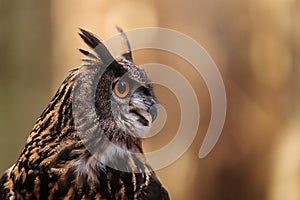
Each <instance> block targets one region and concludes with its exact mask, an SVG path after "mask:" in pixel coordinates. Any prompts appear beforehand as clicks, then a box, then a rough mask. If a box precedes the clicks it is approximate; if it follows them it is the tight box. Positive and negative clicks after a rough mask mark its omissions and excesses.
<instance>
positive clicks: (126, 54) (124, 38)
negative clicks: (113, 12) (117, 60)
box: [116, 26, 132, 62]
mask: <svg viewBox="0 0 300 200" xmlns="http://www.w3.org/2000/svg"><path fill="white" fill-rule="evenodd" d="M116 29H117V30H118V31H119V33H120V34H121V37H122V41H123V48H124V50H125V52H124V53H123V54H122V56H123V57H124V58H126V59H127V60H129V61H131V62H132V52H131V46H130V43H129V40H128V38H127V35H126V34H125V33H124V31H123V29H122V28H120V27H118V26H116Z"/></svg>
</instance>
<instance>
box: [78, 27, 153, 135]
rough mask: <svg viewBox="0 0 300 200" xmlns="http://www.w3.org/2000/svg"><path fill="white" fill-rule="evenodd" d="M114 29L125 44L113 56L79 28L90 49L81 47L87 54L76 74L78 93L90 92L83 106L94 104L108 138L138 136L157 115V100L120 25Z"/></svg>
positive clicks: (98, 41) (143, 132) (89, 34)
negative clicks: (115, 56)
mask: <svg viewBox="0 0 300 200" xmlns="http://www.w3.org/2000/svg"><path fill="white" fill-rule="evenodd" d="M117 29H118V31H119V32H120V34H121V38H122V41H123V43H124V44H125V52H124V53H123V54H122V55H121V56H120V57H119V58H116V59H115V58H113V56H112V55H111V53H110V52H109V51H108V49H107V48H106V47H105V45H104V44H103V43H102V42H101V41H100V40H99V39H97V37H96V36H94V35H93V34H92V33H90V32H88V31H85V30H83V29H80V31H81V33H80V36H81V38H82V39H83V40H84V42H85V43H86V44H88V46H89V47H91V48H92V52H89V51H86V50H83V49H80V51H81V52H82V53H83V54H84V55H86V56H87V58H86V59H84V64H83V66H82V67H81V71H84V72H85V73H81V74H85V75H82V76H81V77H79V78H77V79H78V80H79V82H80V84H79V85H81V86H82V85H84V86H83V87H82V91H80V93H79V94H80V95H82V94H87V93H89V92H90V96H92V98H91V99H90V101H89V100H87V98H85V99H84V100H83V101H85V104H86V102H89V103H90V104H89V105H87V108H86V109H90V108H91V105H93V104H94V105H95V107H94V108H95V109H94V110H95V113H96V119H97V120H98V122H99V124H100V126H101V128H102V129H103V130H104V132H105V133H106V135H107V136H108V137H109V138H110V139H113V138H115V140H117V139H120V138H116V137H117V136H118V137H126V136H133V137H138V138H140V137H142V136H143V135H144V134H145V132H146V131H147V130H148V129H149V128H150V126H151V123H152V122H153V121H154V120H155V118H156V115H157V101H156V97H155V95H154V92H153V85H152V83H151V81H150V79H149V77H148V76H147V74H146V72H145V70H143V69H142V68H140V67H138V66H137V65H135V64H134V62H133V59H132V53H131V48H130V44H129V41H128V38H127V36H126V35H125V33H124V32H123V30H122V29H120V28H119V27H117ZM77 82H78V81H77ZM88 87H90V88H94V89H92V90H90V89H89V88H88ZM88 90H90V91H89V92H88ZM79 99H81V98H79ZM93 101H94V102H93ZM81 109H83V108H81ZM91 110H92V111H91V112H93V109H91ZM84 111H85V112H86V115H89V113H88V112H87V111H86V110H84Z"/></svg>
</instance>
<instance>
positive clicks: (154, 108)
mask: <svg viewBox="0 0 300 200" xmlns="http://www.w3.org/2000/svg"><path fill="white" fill-rule="evenodd" d="M149 113H150V115H151V117H152V122H154V121H155V119H156V117H157V106H156V104H154V105H152V106H151V108H150V111H149Z"/></svg>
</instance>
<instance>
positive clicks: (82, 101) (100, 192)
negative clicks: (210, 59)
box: [0, 28, 169, 200]
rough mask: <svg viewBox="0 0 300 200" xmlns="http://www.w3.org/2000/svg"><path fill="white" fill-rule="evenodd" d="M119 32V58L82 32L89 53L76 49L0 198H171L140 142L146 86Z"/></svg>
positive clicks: (152, 111)
mask: <svg viewBox="0 0 300 200" xmlns="http://www.w3.org/2000/svg"><path fill="white" fill-rule="evenodd" d="M118 30H119V31H120V33H121V36H122V37H123V40H124V41H125V44H126V47H127V48H128V49H127V51H126V52H125V53H124V54H123V56H121V57H120V58H118V59H117V60H116V59H114V58H113V57H112V56H111V54H110V53H109V51H108V50H107V49H106V47H105V46H104V44H103V43H101V42H100V41H99V40H98V39H97V38H96V37H95V36H94V35H93V34H91V33H89V32H87V31H85V30H81V33H80V36H81V37H82V39H83V40H84V41H85V43H87V44H88V45H89V46H90V47H91V48H92V49H93V52H92V53H90V52H88V51H86V50H82V49H81V50H80V51H81V52H82V53H83V54H85V55H86V56H87V57H86V58H85V59H84V63H83V64H82V65H81V66H80V67H78V68H76V69H73V70H72V71H71V72H70V73H69V75H68V77H67V78H66V79H65V80H64V82H63V83H62V85H61V86H60V88H59V89H58V91H57V93H56V94H55V96H54V97H53V99H52V100H51V102H50V104H49V105H48V107H47V108H46V109H45V110H44V112H43V113H42V115H41V116H40V118H39V119H38V120H37V122H36V124H35V125H34V127H33V129H32V131H31V133H30V135H29V137H28V139H27V142H26V145H25V147H24V149H23V151H22V153H21V155H20V157H19V159H18V161H17V162H16V163H15V164H14V165H13V166H12V167H11V168H9V169H8V170H7V171H6V172H5V173H4V175H3V176H2V178H1V180H0V199H10V200H12V199H15V200H23V199H107V200H108V199H128V200H129V199H141V200H143V199H149V200H150V199H153V200H159V199H169V197H168V193H167V191H166V190H165V189H164V188H163V186H162V185H161V183H160V181H159V180H158V178H157V177H156V175H155V173H154V172H153V170H152V168H151V167H150V166H149V164H148V163H147V161H146V160H145V157H144V155H143V150H142V145H141V139H140V138H139V137H140V136H141V135H142V134H143V133H144V132H145V131H147V129H148V128H149V126H150V125H151V122H152V120H154V119H155V117H156V98H155V95H154V93H153V88H152V84H151V81H150V80H149V78H148V76H147V74H146V73H145V71H144V70H142V69H141V68H139V67H137V66H136V65H135V64H134V63H133V61H132V55H131V50H130V46H129V43H128V40H127V37H126V35H125V34H124V32H123V31H122V30H121V29H120V28H118ZM128 87H129V89H128ZM119 169H123V170H119ZM139 172H140V173H139Z"/></svg>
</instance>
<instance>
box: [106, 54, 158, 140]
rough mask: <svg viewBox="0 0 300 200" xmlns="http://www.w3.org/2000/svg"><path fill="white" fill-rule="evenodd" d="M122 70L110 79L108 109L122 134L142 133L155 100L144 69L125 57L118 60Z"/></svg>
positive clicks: (151, 116)
mask: <svg viewBox="0 0 300 200" xmlns="http://www.w3.org/2000/svg"><path fill="white" fill-rule="evenodd" d="M118 64H119V67H121V68H123V70H124V71H125V73H123V74H122V75H121V76H118V77H116V78H114V79H113V81H112V83H111V111H112V116H113V118H114V121H115V122H116V124H117V126H118V127H119V128H120V129H122V130H123V131H124V132H125V133H126V134H131V135H133V136H135V137H143V135H144V134H145V132H146V131H147V130H148V129H149V128H150V126H151V123H152V122H153V121H154V120H155V118H156V115H157V102H156V97H155V95H154V92H153V87H152V83H151V81H150V79H149V78H148V76H147V74H146V72H145V71H144V70H143V69H141V68H139V67H137V66H136V65H134V64H133V63H132V62H130V61H127V60H120V61H118Z"/></svg>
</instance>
